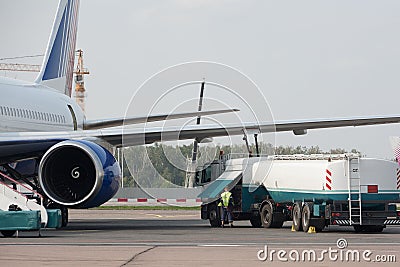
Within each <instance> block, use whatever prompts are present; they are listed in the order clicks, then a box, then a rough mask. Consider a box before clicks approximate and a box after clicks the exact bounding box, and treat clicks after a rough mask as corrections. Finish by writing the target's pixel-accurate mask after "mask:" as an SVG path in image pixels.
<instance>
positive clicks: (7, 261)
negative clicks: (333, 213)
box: [0, 210, 400, 266]
mask: <svg viewBox="0 0 400 267" xmlns="http://www.w3.org/2000/svg"><path fill="white" fill-rule="evenodd" d="M199 213H200V212H199V211H147V210H146V211H145V210H143V211H137V210H135V211H118V210H110V211H108V210H72V211H70V223H69V225H68V227H66V228H63V229H60V230H53V229H45V230H42V231H41V237H38V232H37V231H35V232H20V233H19V237H13V238H0V266H76V265H77V264H84V265H85V266H95V265H96V266H188V265H192V266H204V265H207V266H244V265H256V266H265V265H269V266H288V265H290V266H298V265H303V266H336V265H337V264H338V263H339V264H340V265H350V266H353V265H354V266H365V265H370V266H379V265H382V266H397V265H398V262H400V227H395V226H391V227H388V228H386V229H385V230H384V231H383V232H382V233H379V234H357V233H355V232H353V231H352V228H350V227H330V228H329V229H326V230H325V231H324V232H322V233H317V234H308V233H303V232H292V231H291V225H290V223H287V224H285V225H284V227H283V228H282V229H263V228H252V227H251V226H250V223H249V222H247V221H242V222H235V227H234V228H211V227H210V226H209V224H208V221H203V220H201V219H200V214H199ZM338 239H344V240H342V243H341V244H347V246H345V247H341V248H338V245H337V241H338ZM279 250H281V251H284V252H280V253H281V254H280V255H281V257H278V251H279ZM305 250H313V251H315V254H316V258H315V259H314V258H311V260H310V259H308V258H307V255H308V254H305V256H304V257H305V259H304V260H303V259H302V253H304V251H305ZM323 250H327V251H329V250H337V252H334V251H333V252H332V254H331V255H328V254H329V253H328V252H326V253H325V254H324V253H323ZM349 250H351V251H354V250H357V253H358V255H360V260H357V257H356V258H354V259H353V258H351V255H350V254H351V253H350V252H349V255H350V256H348V257H350V258H348V261H347V260H346V259H347V258H346V257H347V256H346V255H347V254H346V253H347V252H348V251H349ZM367 250H370V251H371V254H370V255H367V256H366V257H364V258H363V257H362V255H363V254H362V253H364V252H365V251H367ZM264 251H267V252H268V253H267V254H268V257H267V259H266V260H265V261H262V260H260V259H259V258H261V259H263V257H264V256H265V253H264ZM273 251H274V252H273ZM271 253H272V254H271ZM296 253H298V254H299V260H298V261H296V260H297V258H296V255H297V254H296ZM340 253H342V254H340ZM367 254H368V253H367ZM335 255H336V256H337V258H335ZM343 255H344V256H343ZM289 256H290V257H289ZM329 256H331V257H329ZM340 257H342V258H340ZM264 258H265V257H264ZM319 259H320V261H318V260H319ZM285 260H286V261H285ZM378 260H379V261H383V260H384V261H386V262H385V263H382V262H377V261H378ZM388 261H389V262H388ZM394 261H396V262H397V263H396V262H394ZM227 262H228V263H227ZM227 264H228V265H227Z"/></svg>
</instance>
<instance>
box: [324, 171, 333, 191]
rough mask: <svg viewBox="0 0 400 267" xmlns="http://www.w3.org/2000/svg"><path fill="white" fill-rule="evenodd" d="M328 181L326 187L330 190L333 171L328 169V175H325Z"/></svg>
mask: <svg viewBox="0 0 400 267" xmlns="http://www.w3.org/2000/svg"><path fill="white" fill-rule="evenodd" d="M325 180H326V183H325V187H326V189H328V190H332V173H331V172H330V171H329V170H328V169H326V177H325Z"/></svg>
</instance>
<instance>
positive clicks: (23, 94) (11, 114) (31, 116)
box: [0, 77, 85, 132]
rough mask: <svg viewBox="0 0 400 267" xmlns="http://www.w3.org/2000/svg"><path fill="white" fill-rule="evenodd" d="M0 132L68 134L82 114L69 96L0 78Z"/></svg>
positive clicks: (78, 125)
mask: <svg viewBox="0 0 400 267" xmlns="http://www.w3.org/2000/svg"><path fill="white" fill-rule="evenodd" d="M0 92H1V95H2V96H1V98H0V132H36V131H46V132H51V131H71V130H80V129H82V127H83V122H84V119H85V117H84V115H83V112H82V110H81V109H80V108H79V106H78V105H77V104H76V103H75V101H74V100H73V99H71V98H70V97H68V96H66V95H64V94H62V93H60V92H58V91H56V90H53V89H51V88H49V87H46V86H43V85H39V84H29V83H27V82H23V81H19V80H14V79H8V78H4V77H0Z"/></svg>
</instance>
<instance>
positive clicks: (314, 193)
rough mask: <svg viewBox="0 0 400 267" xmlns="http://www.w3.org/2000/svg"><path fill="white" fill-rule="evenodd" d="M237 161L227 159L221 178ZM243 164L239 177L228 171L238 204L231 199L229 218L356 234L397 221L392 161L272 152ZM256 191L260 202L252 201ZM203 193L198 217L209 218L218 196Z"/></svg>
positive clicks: (397, 183) (398, 185)
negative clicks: (341, 228) (351, 230)
mask: <svg viewBox="0 0 400 267" xmlns="http://www.w3.org/2000/svg"><path fill="white" fill-rule="evenodd" d="M237 161H238V160H237V159H236V160H231V161H227V162H226V165H227V166H226V171H225V173H223V174H222V175H221V176H220V178H222V180H224V177H225V181H226V177H228V176H229V172H230V171H232V169H235V171H236V172H238V171H239V170H237V166H238V164H237ZM235 162H236V163H235ZM246 164H247V166H246V167H245V166H244V165H243V168H242V173H241V175H238V173H236V174H235V175H233V173H231V174H230V177H233V176H237V177H236V179H232V183H231V184H229V185H228V187H230V188H231V190H232V193H233V196H234V199H237V201H238V202H239V203H235V204H236V205H235V207H236V208H235V209H234V217H235V218H237V219H249V220H250V222H251V224H252V225H253V226H255V227H259V226H263V227H266V228H270V227H272V228H278V227H281V226H282V225H283V223H284V222H285V221H292V222H293V228H294V229H295V230H297V231H301V230H303V231H305V232H307V231H308V230H309V229H310V227H313V228H314V229H315V230H316V231H321V230H323V229H324V228H325V227H326V226H328V225H341V226H353V227H354V230H355V231H357V232H380V231H382V230H383V229H384V228H385V227H386V225H400V212H399V211H397V210H396V204H397V203H400V171H399V165H398V163H396V162H393V161H387V160H381V159H374V158H362V157H360V156H359V155H357V154H342V155H290V156H289V155H288V156H273V157H268V158H264V159H262V160H254V159H248V160H246ZM230 165H232V166H236V167H235V168H233V167H232V166H230ZM220 178H218V179H217V180H215V181H214V183H215V182H217V183H218V181H219V179H220ZM225 184H227V182H225ZM211 186H212V184H211V185H210V187H211ZM225 186H226V185H225ZM255 188H257V189H255ZM207 189H208V188H207ZM207 189H206V190H205V191H204V192H203V193H205V192H206V191H207ZM238 192H239V193H238ZM214 195H215V192H214ZM253 195H254V196H253ZM260 195H262V197H261V198H262V200H261V201H257V199H260ZM202 197H203V199H204V202H203V205H202V211H203V212H202V218H203V219H206V218H207V219H209V220H210V222H211V221H212V220H211V219H212V218H210V216H209V215H210V210H212V208H213V206H212V205H213V204H214V203H216V202H217V201H218V200H214V201H212V199H210V198H208V199H207V198H204V194H203V196H202ZM246 202H247V203H246ZM215 211H216V215H215V216H216V217H217V220H219V218H220V217H218V216H219V214H218V213H219V212H218V210H217V209H214V212H215ZM207 213H208V214H207ZM212 215H213V214H211V217H212ZM213 223H214V226H217V225H219V224H218V222H217V221H213ZM213 223H212V225H213Z"/></svg>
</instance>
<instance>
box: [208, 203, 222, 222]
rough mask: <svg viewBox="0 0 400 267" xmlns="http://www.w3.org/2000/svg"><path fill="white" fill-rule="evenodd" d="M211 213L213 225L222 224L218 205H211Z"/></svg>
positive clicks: (209, 214)
mask: <svg viewBox="0 0 400 267" xmlns="http://www.w3.org/2000/svg"><path fill="white" fill-rule="evenodd" d="M208 207H209V213H208V216H209V217H208V218H209V221H210V225H211V227H219V226H220V225H221V219H220V216H219V212H218V207H217V206H216V205H214V204H213V205H209V206H208Z"/></svg>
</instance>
